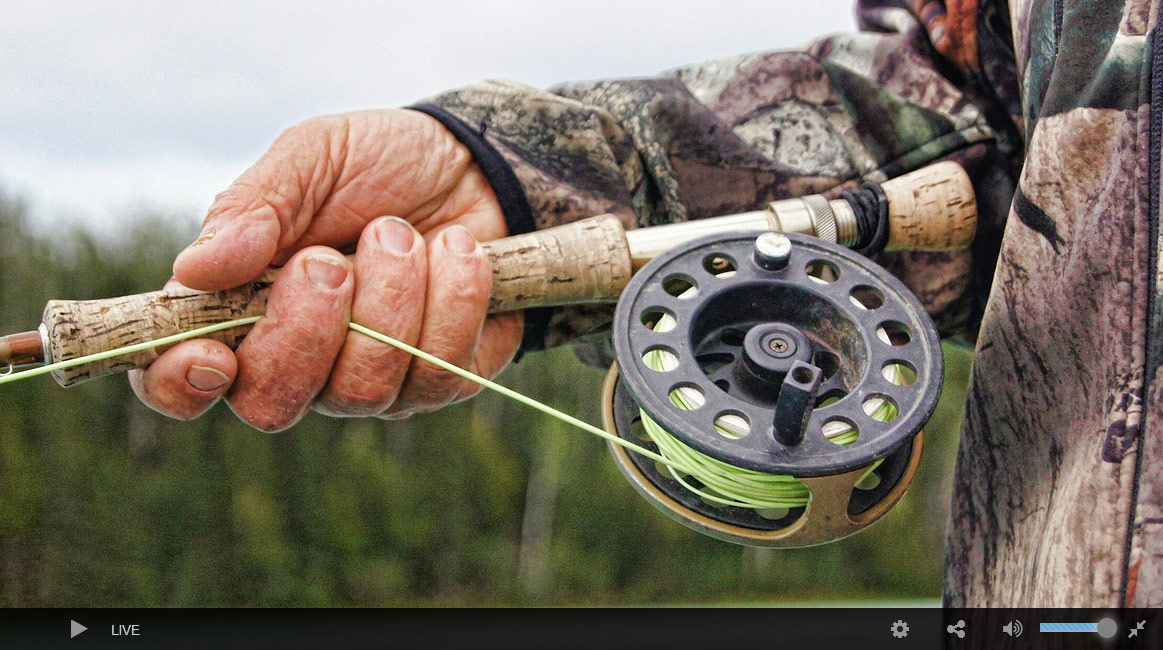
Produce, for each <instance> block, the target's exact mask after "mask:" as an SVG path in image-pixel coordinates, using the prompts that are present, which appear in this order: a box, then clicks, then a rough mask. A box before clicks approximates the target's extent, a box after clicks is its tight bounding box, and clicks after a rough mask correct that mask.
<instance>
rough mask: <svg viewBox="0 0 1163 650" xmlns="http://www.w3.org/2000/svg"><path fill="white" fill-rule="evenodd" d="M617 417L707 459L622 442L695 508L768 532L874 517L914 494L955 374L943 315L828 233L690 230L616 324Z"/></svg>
mask: <svg viewBox="0 0 1163 650" xmlns="http://www.w3.org/2000/svg"><path fill="white" fill-rule="evenodd" d="M614 344H615V349H616V351H617V358H618V364H616V366H615V368H613V369H611V373H610V377H609V378H608V381H607V385H606V391H605V393H604V399H603V407H604V408H603V410H604V415H605V421H606V428H607V430H608V431H609V432H610V433H612V434H614V435H618V436H621V437H623V438H626V439H628V440H632V441H634V442H638V443H639V444H642V445H644V446H645V447H647V448H651V449H652V450H657V451H658V453H660V454H662V455H663V456H665V457H668V458H674V459H678V460H680V462H681V464H682V465H683V466H685V467H691V468H697V471H696V472H692V473H690V474H684V473H680V472H677V471H675V470H672V469H671V468H669V467H666V466H663V465H662V464H661V463H656V462H655V461H651V460H648V459H645V458H643V457H641V456H639V455H637V454H635V453H633V452H627V451H625V450H624V449H622V448H621V447H618V446H617V445H611V448H612V451H613V453H614V456H615V459H616V461H617V462H618V464H619V467H620V468H621V469H622V471H623V473H624V474H626V476H627V477H628V478H629V479H630V481H631V483H632V484H633V485H634V486H635V487H636V488H637V489H638V491H639V492H641V493H642V494H643V495H644V496H646V497H647V499H648V500H650V501H651V502H652V503H653V504H654V505H656V506H658V507H660V508H661V509H662V510H663V511H664V512H666V513H667V514H669V515H670V516H672V517H674V518H676V519H678V520H679V521H680V522H682V523H684V524H686V525H688V526H691V527H693V528H696V529H698V530H700V531H702V532H705V533H708V534H711V535H713V536H716V537H719V538H722V539H728V540H730V541H734V542H739V543H745V544H752V545H760V546H804V545H810V544H816V543H822V542H825V541H830V540H833V539H838V538H840V537H843V536H846V535H848V534H851V533H852V532H855V531H856V530H858V529H859V528H861V527H863V526H865V525H867V524H868V523H871V521H873V520H875V519H876V518H878V517H879V516H880V515H882V514H883V513H884V512H886V511H887V510H888V508H889V507H891V505H892V504H893V503H895V502H896V500H898V499H899V498H900V496H901V495H902V494H903V492H904V489H905V488H906V487H907V485H908V483H909V482H910V481H911V479H912V475H913V473H914V472H915V469H916V463H917V462H918V461H919V457H920V448H921V441H920V436H919V435H918V434H919V432H920V429H921V426H922V425H923V424H924V422H925V420H927V419H928V417H929V415H931V413H932V410H933V408H934V407H935V405H936V399H937V396H938V394H939V392H940V381H941V357H940V348H939V342H938V339H937V335H936V332H935V331H934V330H933V327H932V323H931V321H929V319H928V316H927V314H925V312H924V311H923V309H922V308H921V306H920V305H919V303H918V302H917V301H916V299H915V298H914V297H913V296H912V294H911V293H909V292H908V290H907V289H905V287H904V286H903V285H901V284H900V282H899V281H898V280H896V279H895V278H894V277H892V276H891V275H890V274H888V273H887V272H886V271H884V270H883V269H881V268H880V267H879V266H877V265H876V264H874V263H873V262H871V261H870V260H868V259H866V258H863V257H861V256H859V255H857V254H855V253H852V252H850V251H848V250H846V249H844V248H841V247H839V246H836V245H833V244H827V243H825V242H822V241H820V240H818V239H814V238H808V237H802V236H796V235H782V234H779V233H766V234H763V235H759V237H758V238H757V237H756V233H752V234H740V235H736V236H728V237H725V238H724V237H721V236H717V237H711V238H706V239H702V240H696V241H694V242H690V243H688V244H686V245H684V246H681V247H679V248H677V249H675V250H672V251H670V252H668V253H666V254H664V255H663V256H660V257H659V258H657V259H655V260H654V261H652V262H651V263H650V264H648V265H647V266H646V267H644V268H643V269H642V270H641V271H640V272H639V273H638V274H636V275H635V276H634V278H633V279H632V280H631V283H630V285H629V286H628V287H627V289H626V292H625V293H624V294H623V297H622V299H621V300H620V301H619V303H618V309H617V313H616V317H615V325H614Z"/></svg>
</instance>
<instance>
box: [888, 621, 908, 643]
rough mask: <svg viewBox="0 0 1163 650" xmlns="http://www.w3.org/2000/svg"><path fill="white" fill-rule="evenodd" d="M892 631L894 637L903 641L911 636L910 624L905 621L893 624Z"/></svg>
mask: <svg viewBox="0 0 1163 650" xmlns="http://www.w3.org/2000/svg"><path fill="white" fill-rule="evenodd" d="M890 629H891V630H892V635H893V636H894V637H895V638H898V639H903V638H905V637H906V636H908V635H909V624H908V623H905V622H904V621H897V622H895V623H893V624H892V627H891V628H890Z"/></svg>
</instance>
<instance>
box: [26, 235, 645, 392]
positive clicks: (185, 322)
mask: <svg viewBox="0 0 1163 650" xmlns="http://www.w3.org/2000/svg"><path fill="white" fill-rule="evenodd" d="M482 246H483V247H484V248H485V249H486V251H487V252H488V254H489V257H490V258H491V260H492V265H493V292H492V296H491V297H490V298H489V312H490V313H496V312H503V311H513V310H518V309H524V308H526V307H545V306H552V305H562V304H571V303H580V302H602V301H614V300H617V299H618V296H619V294H621V292H622V289H623V288H624V287H625V286H626V283H627V282H629V280H630V273H631V270H630V250H629V248H628V246H627V244H626V235H625V232H624V231H623V229H622V223H621V221H619V220H618V218H617V217H615V216H613V215H602V216H598V217H591V218H589V219H584V220H582V221H577V222H575V223H571V224H566V225H563V226H558V227H556V228H547V229H545V230H539V231H537V232H533V233H529V234H525V235H515V236H512V237H506V238H504V239H497V240H493V241H489V242H484V243H482ZM277 275H278V271H277V270H273V269H272V270H270V271H267V272H265V273H263V275H261V276H260V277H259V278H257V279H256V280H255V281H253V282H251V283H249V284H245V285H242V286H240V287H236V288H234V289H229V290H226V291H209V292H205V291H195V290H193V289H187V288H185V287H180V286H179V287H173V288H169V289H163V290H161V291H153V292H150V293H142V294H137V295H132V296H121V297H118V298H106V299H102V300H53V301H51V302H49V303H48V305H47V306H46V307H45V310H44V326H45V333H46V337H45V338H46V342H47V343H48V350H47V351H48V352H49V354H50V356H51V359H52V360H53V361H61V360H64V359H74V358H77V357H80V356H85V355H87V354H93V353H96V352H102V351H105V350H112V349H115V348H119V347H123V346H127V345H131V344H134V343H140V342H142V341H150V340H154V339H158V338H161V337H164V336H169V335H171V334H177V333H179V332H185V331H189V330H191V329H195V328H198V327H204V326H206V325H211V324H214V323H222V322H225V321H228V320H232V319H235V318H244V317H247V316H259V315H262V313H263V312H264V311H265V310H266V302H267V294H268V293H269V291H270V287H271V285H272V284H273V283H274V280H275V277H276V276H277ZM248 330H249V328H248V327H239V328H234V329H229V330H223V331H221V332H217V333H215V334H212V335H211V336H210V338H214V339H217V340H219V341H222V342H223V343H226V344H227V345H229V346H230V347H232V348H234V347H237V346H238V344H239V343H241V342H242V339H243V337H245V336H246V332H247V331H248ZM161 352H162V350H158V349H154V350H145V351H142V352H139V353H136V354H129V355H125V356H121V357H115V358H112V359H108V360H105V361H99V362H94V363H87V364H84V365H80V366H75V367H73V368H66V369H64V370H58V371H56V372H54V373H53V377H54V378H55V379H56V381H57V383H59V384H60V385H62V386H70V385H72V384H77V383H80V382H83V381H87V380H89V379H95V378H97V377H101V376H103V375H107V374H111V373H115V372H121V371H125V370H131V369H133V368H143V367H145V366H147V365H149V364H150V363H151V362H152V361H153V360H154V359H156V358H157V357H158V355H159V354H161Z"/></svg>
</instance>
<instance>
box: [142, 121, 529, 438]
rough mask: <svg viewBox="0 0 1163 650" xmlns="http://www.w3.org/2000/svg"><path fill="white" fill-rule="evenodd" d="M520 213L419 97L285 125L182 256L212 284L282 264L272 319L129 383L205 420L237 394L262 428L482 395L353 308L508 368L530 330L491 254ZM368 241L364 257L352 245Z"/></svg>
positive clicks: (475, 360) (445, 351) (247, 416)
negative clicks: (396, 342) (512, 307)
mask: <svg viewBox="0 0 1163 650" xmlns="http://www.w3.org/2000/svg"><path fill="white" fill-rule="evenodd" d="M506 234H508V233H507V226H506V224H505V220H504V215H503V214H502V211H501V207H500V205H499V204H498V203H497V199H496V197H495V195H494V194H493V191H492V188H491V187H490V186H489V184H488V182H487V181H486V179H485V177H484V175H483V174H482V173H481V172H480V170H479V169H478V168H477V166H476V164H475V163H474V162H473V160H472V157H471V155H470V154H469V152H468V150H467V149H466V148H465V147H464V146H463V145H462V144H461V143H460V142H459V141H457V140H456V138H455V137H453V136H452V134H451V133H449V132H448V131H447V130H445V129H444V127H443V126H442V125H441V124H440V123H439V122H437V121H436V120H434V119H432V118H431V117H429V116H427V115H425V114H423V113H419V112H415V111H408V110H385V111H367V112H360V113H349V114H343V115H336V116H327V117H321V118H315V119H312V120H309V121H307V122H304V123H302V124H300V125H298V126H295V127H292V128H291V129H289V130H287V131H286V132H285V133H283V134H282V135H281V136H280V137H279V138H278V139H277V140H276V141H275V143H274V145H272V147H271V148H270V150H269V151H268V152H267V153H266V154H265V155H264V156H263V157H262V158H261V159H259V161H258V162H257V163H255V165H254V166H253V167H251V168H250V169H249V170H247V171H246V172H245V173H243V175H242V176H241V177H239V179H238V180H236V181H235V182H234V184H233V185H231V186H230V187H229V188H227V189H226V191H224V192H222V193H221V194H219V195H218V197H216V199H215V200H214V203H213V205H212V206H211V208H210V210H209V214H208V216H207V217H206V219H205V221H204V222H203V226H202V234H201V235H200V236H199V237H198V239H197V241H195V242H194V243H193V244H191V245H190V246H189V247H187V248H186V249H185V250H184V251H182V253H181V254H180V255H178V258H177V260H175V262H174V280H172V281H177V282H180V283H181V284H183V285H185V286H188V287H191V288H194V289H200V290H220V289H226V288H230V287H234V286H238V285H240V284H243V283H246V282H249V281H251V280H253V279H254V278H255V277H257V276H258V275H259V274H260V273H261V272H262V271H263V270H265V269H266V268H267V267H269V266H272V265H274V266H282V267H283V270H282V271H281V272H280V273H279V276H278V279H277V280H276V281H275V283H274V286H273V287H272V288H271V292H270V298H269V301H268V303H267V311H266V315H265V316H264V317H263V318H262V319H261V320H260V321H259V322H258V323H256V324H255V326H254V328H253V329H252V330H251V332H250V333H249V334H248V335H247V337H246V338H245V339H244V340H243V342H242V344H241V345H240V346H239V347H238V349H237V350H235V351H232V350H230V348H228V347H227V346H226V345H224V344H222V343H219V342H216V341H211V340H206V339H199V340H193V341H186V342H183V343H181V344H179V345H176V346H174V347H173V348H171V349H169V350H167V351H166V352H165V353H164V354H162V355H161V356H160V357H158V359H156V360H155V361H154V362H153V363H152V364H151V365H150V366H149V368H147V369H145V370H137V371H133V372H132V373H131V374H130V383H131V384H132V386H133V389H134V391H135V392H136V393H137V395H138V397H139V398H140V399H141V400H142V401H143V402H145V403H146V404H147V405H149V406H150V407H152V408H153V409H155V410H157V411H159V412H161V413H164V414H166V415H169V416H171V417H175V418H179V419H189V418H193V417H196V416H198V415H200V414H201V413H203V412H204V411H206V410H207V409H208V408H210V407H211V406H212V405H213V404H214V403H215V402H217V401H218V399H220V398H221V397H223V396H225V397H226V401H227V403H229V405H230V407H231V408H232V409H233V410H234V412H235V413H236V414H237V415H238V416H239V417H240V418H241V419H242V420H244V421H245V422H247V423H248V424H250V425H251V426H253V427H255V428H258V429H261V430H264V431H279V430H281V429H285V428H287V427H289V426H291V425H292V424H294V423H295V422H297V421H298V420H299V419H300V418H301V417H302V416H303V415H304V414H305V413H306V411H307V410H308V409H309V408H311V407H314V408H315V409H316V410H318V411H320V412H323V413H327V414H330V415H376V416H381V417H388V418H394V417H406V416H408V415H410V414H412V413H415V412H424V411H431V410H435V409H437V408H440V407H442V406H445V405H447V404H450V403H452V402H455V401H459V400H462V399H467V398H468V397H471V396H472V395H474V394H476V392H478V391H479V389H480V387H479V386H478V385H477V384H474V383H471V382H467V381H465V380H463V379H461V378H459V377H457V376H455V375H453V374H451V373H448V372H447V371H444V370H441V369H439V368H437V367H436V366H433V365H431V364H429V363H426V362H423V361H419V360H416V359H413V358H412V357H411V356H410V355H408V354H406V353H404V352H402V351H399V350H396V349H395V348H391V347H389V346H387V345H384V344H382V343H380V342H377V341H374V340H372V339H370V338H368V337H366V336H364V335H362V334H359V333H356V332H353V331H350V330H348V328H347V323H348V321H349V320H352V321H355V322H357V323H360V324H362V325H365V326H367V327H370V328H372V329H376V330H379V331H381V332H383V333H385V334H388V335H389V336H392V337H395V338H398V339H400V340H402V341H404V342H406V343H410V344H413V345H416V346H417V347H419V348H421V349H423V350H426V351H428V352H431V353H432V354H434V355H436V356H437V357H440V358H442V359H445V360H447V361H449V362H451V363H453V364H455V365H458V366H461V367H463V368H467V369H468V370H471V371H473V372H475V373H477V374H480V375H483V376H485V377H492V376H494V375H496V374H497V373H498V372H500V370H501V368H503V367H504V365H505V364H506V363H508V361H509V360H510V359H511V358H512V357H513V355H514V354H515V353H516V350H517V348H518V346H519V344H520V340H521V332H522V327H523V316H522V314H521V313H520V312H514V313H507V314H497V315H488V314H487V310H488V297H489V293H490V290H491V288H492V269H491V267H490V263H489V258H488V256H487V254H486V253H485V252H484V250H483V248H482V247H481V246H479V245H478V244H477V241H483V240H490V239H496V238H499V237H504V236H505V235H506ZM353 248H354V250H355V261H354V263H351V262H349V261H348V260H347V259H346V258H344V256H343V254H342V253H341V251H348V252H349V251H350V250H351V249H353Z"/></svg>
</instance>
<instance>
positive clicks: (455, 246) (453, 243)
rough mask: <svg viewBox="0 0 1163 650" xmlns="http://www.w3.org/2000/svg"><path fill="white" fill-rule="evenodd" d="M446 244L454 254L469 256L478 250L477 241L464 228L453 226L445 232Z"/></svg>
mask: <svg viewBox="0 0 1163 650" xmlns="http://www.w3.org/2000/svg"><path fill="white" fill-rule="evenodd" d="M444 244H445V245H446V246H448V248H449V250H451V251H452V252H454V253H460V254H461V255H467V254H469V253H471V252H473V251H474V250H476V247H477V240H475V239H473V236H472V234H471V233H469V231H468V229H467V228H465V227H464V226H453V227H451V228H449V229H448V230H445V231H444Z"/></svg>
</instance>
